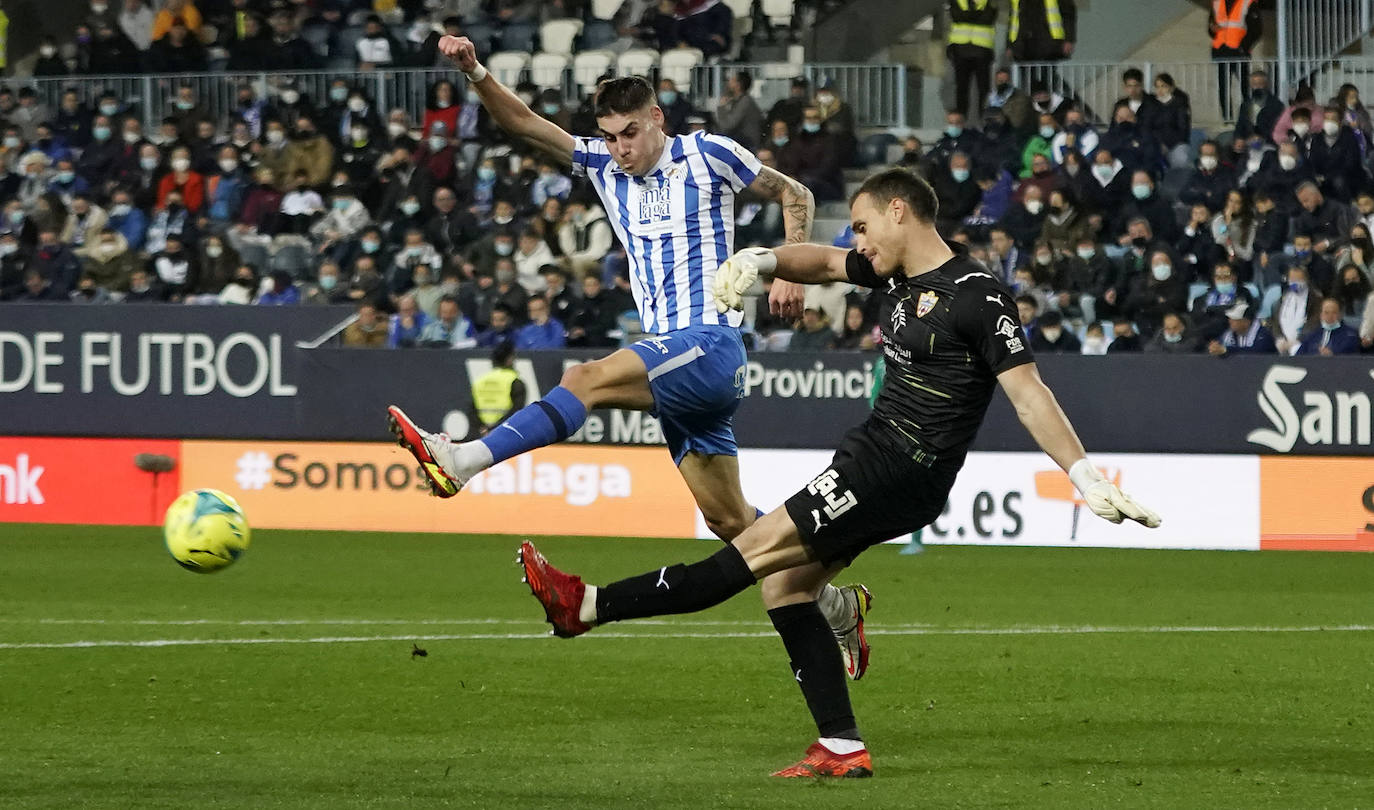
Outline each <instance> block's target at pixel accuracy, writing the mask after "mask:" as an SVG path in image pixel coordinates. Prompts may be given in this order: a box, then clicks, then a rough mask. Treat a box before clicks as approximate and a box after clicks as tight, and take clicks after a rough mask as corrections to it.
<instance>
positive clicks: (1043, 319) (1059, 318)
mask: <svg viewBox="0 0 1374 810" xmlns="http://www.w3.org/2000/svg"><path fill="white" fill-rule="evenodd" d="M1063 322H1064V316H1063V315H1061V314H1059V312H1058V311H1057V310H1053V309H1050V310H1046V311H1045V314H1044V315H1041V316H1040V325H1041V326H1042V327H1043V326H1059V325H1060V324H1062V323H1063Z"/></svg>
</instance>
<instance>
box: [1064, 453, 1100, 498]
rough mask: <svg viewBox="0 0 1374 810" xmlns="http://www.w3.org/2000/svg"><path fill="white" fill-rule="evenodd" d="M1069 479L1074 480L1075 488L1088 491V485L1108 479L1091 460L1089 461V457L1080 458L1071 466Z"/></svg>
mask: <svg viewBox="0 0 1374 810" xmlns="http://www.w3.org/2000/svg"><path fill="white" fill-rule="evenodd" d="M1069 480H1070V481H1072V482H1073V485H1074V488H1075V489H1077V490H1078V491H1079V492H1087V491H1088V487H1090V486H1092V485H1093V484H1096V483H1097V482H1099V481H1105V480H1106V479H1105V478H1104V477H1103V476H1102V473H1101V472H1100V471H1099V470H1098V469H1097V468H1096V467H1094V466H1093V463H1092V462H1091V461H1088V459H1087V458H1080V459H1079V460H1078V461H1075V462H1074V464H1073V466H1072V467H1070V468H1069Z"/></svg>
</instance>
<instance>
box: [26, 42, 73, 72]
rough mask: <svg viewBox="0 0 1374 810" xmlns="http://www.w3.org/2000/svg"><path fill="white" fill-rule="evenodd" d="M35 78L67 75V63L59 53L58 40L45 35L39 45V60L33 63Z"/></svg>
mask: <svg viewBox="0 0 1374 810" xmlns="http://www.w3.org/2000/svg"><path fill="white" fill-rule="evenodd" d="M33 75H34V77H35V78H43V77H45V76H66V75H67V63H66V62H65V61H63V59H62V57H61V56H59V55H58V53H57V40H55V39H53V38H52V37H51V36H44V37H43V39H42V40H40V42H39V45H38V60H37V61H36V62H34V64H33Z"/></svg>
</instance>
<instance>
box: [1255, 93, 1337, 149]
mask: <svg viewBox="0 0 1374 810" xmlns="http://www.w3.org/2000/svg"><path fill="white" fill-rule="evenodd" d="M1321 109H1322V108H1321V105H1319V104H1317V98H1316V95H1315V94H1314V93H1313V92H1312V88H1311V87H1310V86H1308V85H1307V84H1299V85H1298V89H1297V91H1296V92H1295V93H1294V94H1293V103H1292V104H1290V105H1289V106H1288V107H1286V108H1285V109H1284V111H1283V112H1282V113H1280V114H1279V119H1278V120H1277V121H1275V122H1274V130H1273V132H1271V133H1270V136H1269V140H1271V141H1273V142H1274V143H1278V144H1281V143H1284V142H1285V141H1288V140H1289V135H1290V134H1294V133H1293V131H1292V130H1293V123H1294V119H1293V116H1294V115H1295V114H1296V113H1297V111H1298V110H1302V111H1303V112H1304V113H1306V115H1305V116H1303V117H1304V118H1305V119H1306V121H1307V123H1308V127H1307V131H1306V132H1303V133H1297V134H1298V135H1299V137H1303V138H1306V137H1307V135H1308V134H1309V133H1310V132H1311V122H1312V121H1313V119H1316V120H1320V118H1321ZM1261 134H1262V133H1261Z"/></svg>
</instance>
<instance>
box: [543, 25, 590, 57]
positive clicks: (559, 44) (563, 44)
mask: <svg viewBox="0 0 1374 810" xmlns="http://www.w3.org/2000/svg"><path fill="white" fill-rule="evenodd" d="M580 33H582V21H581V20H549V21H548V22H546V23H544V24H543V25H542V26H540V27H539V44H540V45H542V46H543V48H544V53H556V54H561V55H563V56H568V57H571V56H572V55H573V41H574V40H575V39H577V35H578V34H580Z"/></svg>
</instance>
